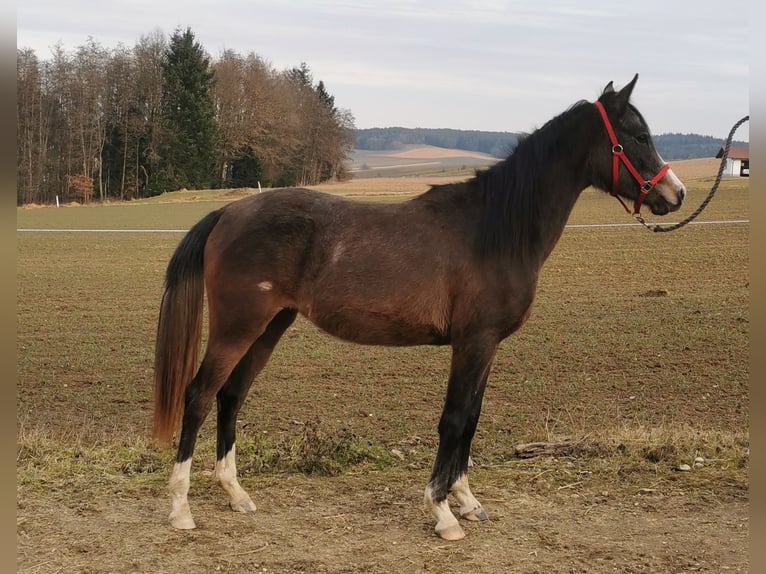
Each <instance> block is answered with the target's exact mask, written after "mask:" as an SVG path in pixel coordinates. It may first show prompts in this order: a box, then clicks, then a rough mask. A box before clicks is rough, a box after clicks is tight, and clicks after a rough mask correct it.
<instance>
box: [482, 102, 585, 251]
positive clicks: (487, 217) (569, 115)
mask: <svg viewBox="0 0 766 574" xmlns="http://www.w3.org/2000/svg"><path fill="white" fill-rule="evenodd" d="M588 105H591V104H589V102H587V101H584V100H583V101H579V102H577V103H575V104H574V105H572V106H571V107H570V108H569V109H568V110H566V111H565V112H563V113H562V114H560V115H558V116H557V117H555V118H553V119H552V120H550V121H548V122H547V123H546V124H545V125H543V126H542V127H541V128H539V129H537V130H535V131H534V132H532V133H531V134H527V135H524V136H523V137H522V138H521V139H520V140H519V141H518V143H517V145H516V147H515V148H514V149H513V151H512V152H511V153H510V155H509V156H508V157H507V158H506V159H504V160H503V161H501V162H499V163H497V164H495V165H493V166H492V167H490V168H488V169H486V170H483V171H480V172H477V174H476V176H475V177H474V184H475V185H476V187H477V189H478V192H479V194H480V201H481V202H482V208H481V209H482V211H481V219H480V224H479V230H478V235H477V240H478V245H477V247H478V250H479V252H480V254H482V255H484V256H490V255H511V256H521V257H524V256H526V255H532V256H534V255H535V254H537V252H538V247H539V245H540V240H541V235H540V229H541V226H542V225H543V224H544V222H543V221H542V220H541V216H540V203H541V201H545V199H543V198H541V197H540V193H539V192H540V189H539V188H540V183H541V180H542V175H543V173H544V172H545V171H547V170H549V169H550V165H551V162H552V161H553V160H554V159H556V158H557V157H558V156H559V155H560V154H561V153H566V152H567V151H569V153H571V150H566V149H564V146H565V145H566V143H565V142H564V140H563V139H562V135H563V134H568V138H567V139H568V140H569V139H570V138H571V133H569V132H570V130H571V124H572V123H573V121H574V120H575V119H576V118H578V117H579V116H580V115H581V112H582V111H583V110H584V109H586V107H587V106H588ZM575 137H581V136H577V135H576V136H575ZM547 201H550V199H548V200H547Z"/></svg>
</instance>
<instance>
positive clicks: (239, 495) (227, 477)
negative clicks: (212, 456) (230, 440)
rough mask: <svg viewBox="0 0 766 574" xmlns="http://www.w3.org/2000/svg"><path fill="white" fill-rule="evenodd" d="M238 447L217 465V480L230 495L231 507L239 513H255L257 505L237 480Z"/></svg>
mask: <svg viewBox="0 0 766 574" xmlns="http://www.w3.org/2000/svg"><path fill="white" fill-rule="evenodd" d="M235 453H236V445H232V447H231V450H230V451H229V452H228V454H226V456H225V457H223V458H222V459H221V460H218V461H216V463H215V473H214V476H215V479H216V480H217V481H218V484H220V485H221V487H222V488H223V489H224V490H225V491H226V494H228V495H229V506H230V507H231V509H232V510H235V511H237V512H254V511H255V504H254V503H253V501H252V500H251V499H250V496H249V495H248V494H247V492H245V490H244V489H243V488H242V487H241V486H240V485H239V481H238V480H237V463H236V460H235V459H236V455H235Z"/></svg>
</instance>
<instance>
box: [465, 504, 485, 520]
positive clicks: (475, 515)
mask: <svg viewBox="0 0 766 574" xmlns="http://www.w3.org/2000/svg"><path fill="white" fill-rule="evenodd" d="M460 518H465V519H466V520H470V521H471V522H484V521H485V520H489V516H487V513H486V512H484V509H483V508H482V507H481V506H480V507H479V508H474V509H473V510H469V511H468V512H466V513H465V514H461V515H460Z"/></svg>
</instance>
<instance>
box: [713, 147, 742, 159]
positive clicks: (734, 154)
mask: <svg viewBox="0 0 766 574" xmlns="http://www.w3.org/2000/svg"><path fill="white" fill-rule="evenodd" d="M715 157H717V158H722V157H723V147H722V148H721V149H719V150H718V153H717V154H716V156H715ZM726 157H728V158H729V159H750V148H749V147H737V146H731V147H730V148H729V154H728V155H727V156H726Z"/></svg>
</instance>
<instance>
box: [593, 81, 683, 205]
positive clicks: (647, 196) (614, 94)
mask: <svg viewBox="0 0 766 574" xmlns="http://www.w3.org/2000/svg"><path fill="white" fill-rule="evenodd" d="M637 80H638V74H636V75H635V76H634V78H633V80H632V81H631V82H630V83H629V84H628V85H627V86H625V87H624V88H622V89H621V90H620V91H619V92H618V91H615V89H614V87H613V86H612V82H609V83H608V84H607V85H606V87H605V88H604V92H603V93H602V94H601V97H600V98H599V99H598V101H597V102H596V104H595V106H596V108H598V110H599V114H600V116H601V120H600V123H601V124H602V125H601V126H600V133H601V134H603V136H601V135H597V136H596V138H595V140H594V142H593V145H594V150H593V153H594V160H595V161H593V163H592V166H593V174H592V177H593V185H595V186H596V187H598V188H601V189H603V190H606V191H609V192H610V193H611V194H612V195H615V196H617V198H618V199H619V198H620V197H623V198H625V199H629V200H632V201H633V202H634V204H633V212H634V213H635V214H637V213H638V212H639V210H640V209H641V205H642V204H645V205H647V206H649V209H651V211H652V213H654V214H655V215H665V214H666V213H669V212H671V211H676V210H677V209H678V208H679V207H681V203H682V202H683V200H684V196H685V195H686V188H685V187H684V184H683V183H681V180H680V179H678V177H676V175H675V174H674V173H673V170H671V169H670V168H669V166H668V165H667V164H666V163H665V162H664V161H663V160H662V158H661V157H660V156H659V154H658V153H657V150H656V149H655V147H654V142H653V141H652V136H651V132H650V131H649V126H648V125H647V124H646V121H645V120H644V118H643V116H642V115H641V114H640V113H639V111H638V110H637V109H636V108H635V106H633V105H632V104H631V103H630V95H631V93H632V92H633V88H634V87H635V85H636V81H637ZM598 133H599V132H597V134H598ZM602 137H603V139H602ZM623 205H625V204H624V203H623ZM626 209H628V208H627V207H626Z"/></svg>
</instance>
